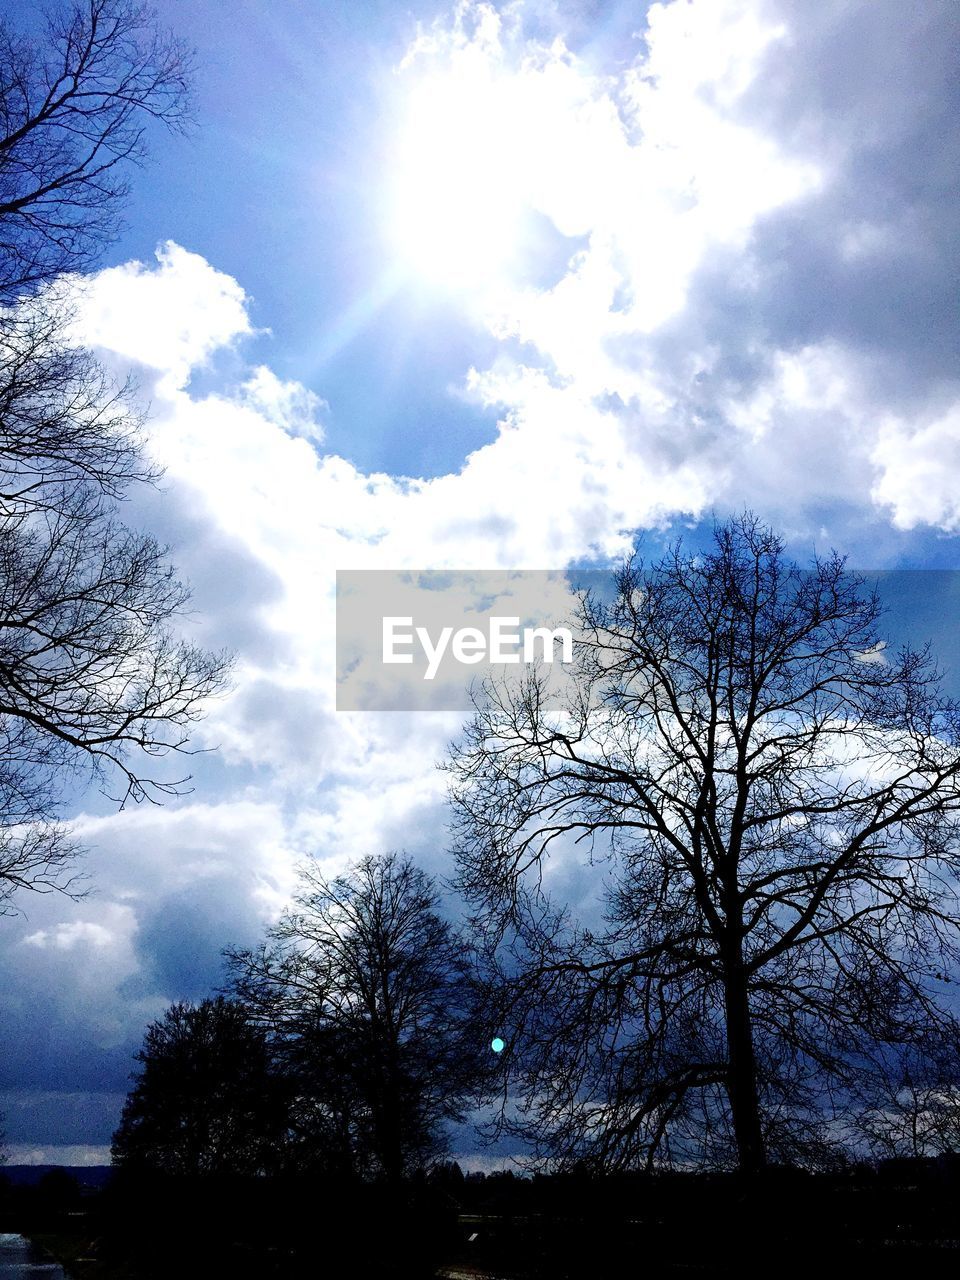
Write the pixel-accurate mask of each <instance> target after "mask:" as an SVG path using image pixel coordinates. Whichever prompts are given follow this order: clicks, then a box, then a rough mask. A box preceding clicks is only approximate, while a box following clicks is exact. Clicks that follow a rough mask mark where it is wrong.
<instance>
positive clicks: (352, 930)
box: [230, 853, 479, 1180]
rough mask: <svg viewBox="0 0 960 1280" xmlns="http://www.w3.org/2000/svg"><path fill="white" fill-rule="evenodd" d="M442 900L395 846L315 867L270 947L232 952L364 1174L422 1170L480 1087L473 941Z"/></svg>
mask: <svg viewBox="0 0 960 1280" xmlns="http://www.w3.org/2000/svg"><path fill="white" fill-rule="evenodd" d="M438 905H439V899H438V894H437V890H436V888H435V886H434V884H433V882H432V881H431V880H430V878H429V877H428V876H427V875H426V874H425V873H424V872H422V871H420V870H419V869H418V868H417V867H415V866H414V864H413V863H412V862H411V861H410V860H409V859H407V858H404V857H401V856H399V855H398V854H395V853H394V854H388V855H385V856H384V857H379V858H375V857H366V858H364V859H363V860H362V861H361V862H360V863H359V864H358V865H357V866H356V868H354V870H353V871H352V872H351V873H349V874H348V875H345V876H339V877H337V878H336V879H334V880H330V881H328V880H327V879H325V878H324V877H323V876H322V875H321V874H320V872H319V870H318V869H317V868H316V867H315V866H313V865H308V866H306V867H304V868H303V869H302V872H301V885H300V891H299V893H298V894H297V896H296V899H295V906H294V909H293V910H291V911H290V912H288V913H287V914H285V915H284V916H283V918H282V919H281V920H280V922H279V924H278V925H277V926H276V927H275V928H274V929H272V930H271V932H270V935H269V939H270V940H269V943H268V945H266V946H264V947H261V948H260V949H259V950H256V951H253V952H250V951H241V952H235V953H232V954H231V957H230V958H231V964H232V968H233V974H234V983H235V986H234V990H235V993H236V995H237V997H238V998H239V999H240V1000H241V1001H242V1002H243V1003H244V1004H245V1005H246V1006H247V1007H248V1008H249V1009H250V1010H251V1011H252V1012H253V1013H254V1015H255V1016H256V1017H258V1018H259V1019H260V1020H261V1021H262V1022H263V1023H264V1024H265V1025H267V1026H269V1027H270V1028H271V1029H272V1030H273V1032H274V1033H275V1034H276V1035H277V1037H278V1038H279V1040H280V1041H281V1042H282V1043H283V1044H285V1045H286V1052H287V1055H288V1061H291V1062H293V1063H294V1070H295V1074H298V1075H299V1078H300V1080H301V1082H302V1088H301V1090H300V1093H301V1107H302V1110H303V1115H304V1118H305V1119H308V1118H309V1117H310V1116H311V1115H312V1116H313V1117H314V1118H316V1117H317V1116H320V1117H321V1118H322V1124H323V1128H322V1132H323V1133H324V1134H325V1135H327V1136H329V1135H330V1134H337V1135H339V1138H338V1141H339V1144H340V1149H341V1150H344V1149H345V1148H347V1147H349V1148H351V1149H352V1154H353V1167H354V1169H355V1170H356V1171H358V1172H361V1173H364V1172H368V1173H370V1172H372V1173H375V1174H381V1175H385V1176H386V1177H387V1178H389V1179H392V1180H396V1179H397V1178H399V1177H400V1176H401V1175H402V1174H403V1173H405V1172H409V1171H410V1170H411V1169H412V1168H415V1167H417V1165H419V1164H421V1163H422V1162H423V1161H424V1160H425V1159H426V1157H427V1156H428V1155H430V1154H431V1153H432V1152H433V1150H434V1149H435V1147H436V1144H437V1141H438V1138H439V1133H438V1127H439V1126H440V1124H441V1123H442V1122H443V1121H444V1120H447V1119H453V1118H460V1108H461V1106H462V1104H463V1101H464V1099H465V1098H466V1097H467V1096H468V1095H469V1094H470V1093H471V1091H473V1090H475V1089H476V1088H477V1081H478V1072H479V1067H478V1063H479V1052H478V1050H479V1045H478V1044H477V1043H476V1036H475V1034H474V1031H473V1029H472V1027H471V1025H470V1020H469V1010H470V992H471V988H470V984H469V980H468V971H467V961H466V954H465V949H464V946H463V942H462V940H461V939H460V938H459V937H458V936H457V934H456V932H455V931H454V929H453V928H452V927H451V926H450V924H449V923H447V922H446V921H445V920H443V919H442V918H441V917H440V915H439V914H438V911H437V908H438ZM305 1128H306V1130H307V1132H308V1136H309V1125H307V1126H305Z"/></svg>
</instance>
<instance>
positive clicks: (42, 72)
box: [0, 0, 190, 301]
mask: <svg viewBox="0 0 960 1280" xmlns="http://www.w3.org/2000/svg"><path fill="white" fill-rule="evenodd" d="M189 61H190V59H189V55H188V53H187V50H186V49H185V47H184V46H183V44H182V43H181V42H179V41H177V40H175V39H173V38H172V37H170V36H167V35H165V34H164V33H162V32H161V31H159V30H158V28H157V26H156V23H155V21H154V19H153V16H152V14H151V12H150V10H149V9H147V8H145V7H143V6H140V5H136V4H130V3H126V2H125V0H87V2H86V3H80V4H75V5H69V6H60V7H57V8H54V9H52V10H50V12H49V13H48V14H47V18H46V24H45V30H44V31H43V34H42V35H41V36H39V37H37V38H33V39H29V38H26V37H24V36H21V35H20V34H18V33H17V32H16V31H15V30H13V29H12V28H11V27H10V26H9V25H8V24H7V23H6V22H3V23H0V227H2V228H3V231H2V234H0V300H2V301H9V300H11V299H12V298H16V297H19V296H20V295H22V294H23V293H25V292H26V291H28V290H30V289H33V288H35V287H36V286H37V285H38V284H40V283H43V282H44V281H49V280H51V279H53V278H54V277H55V276H57V275H59V274H61V273H62V272H64V271H78V270H84V269H85V268H87V267H88V266H89V265H90V264H91V261H92V259H93V257H94V255H95V253H96V251H97V250H98V249H99V247H100V246H101V245H102V244H103V243H104V242H105V241H106V240H108V239H109V238H110V237H111V236H112V235H113V233H114V232H115V231H116V229H117V226H118V216H119V208H120V205H121V203H122V200H123V198H124V196H125V195H126V194H127V190H128V179H127V173H128V169H129V165H130V164H131V163H137V162H139V161H141V160H142V159H143V157H144V155H145V146H144V134H145V130H146V124H147V122H148V121H149V120H150V119H155V120H159V121H162V122H163V123H164V124H166V125H167V126H168V127H172V128H180V127H182V126H183V125H184V123H185V122H186V120H187V118H188V110H187V101H188V99H187V81H188V75H189Z"/></svg>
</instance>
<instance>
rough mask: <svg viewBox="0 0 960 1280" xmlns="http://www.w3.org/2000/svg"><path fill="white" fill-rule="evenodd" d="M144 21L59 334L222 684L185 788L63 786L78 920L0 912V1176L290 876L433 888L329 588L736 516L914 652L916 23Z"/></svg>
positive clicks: (934, 226)
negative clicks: (364, 577) (151, 115)
mask: <svg viewBox="0 0 960 1280" xmlns="http://www.w3.org/2000/svg"><path fill="white" fill-rule="evenodd" d="M0 8H2V9H3V11H4V12H5V13H6V14H7V16H13V17H15V16H16V9H17V6H15V5H11V4H3V5H2V6H0ZM158 9H159V13H160V15H161V18H162V20H163V22H164V23H166V24H167V25H169V26H170V27H172V28H174V29H175V30H176V31H177V33H178V34H180V35H182V36H183V37H184V38H185V39H186V40H187V42H188V43H190V44H191V45H193V46H194V47H195V48H196V51H197V72H196V86H197V103H196V120H197V123H196V127H195V129H194V130H192V131H191V133H190V134H189V135H188V136H187V137H180V136H173V137H168V136H166V135H163V134H160V133H158V134H156V135H155V136H151V160H150V163H149V164H148V166H147V167H145V168H144V169H143V170H142V171H141V172H138V173H136V174H135V175H134V181H133V196H132V199H131V201H130V203H129V206H128V209H127V225H126V227H125V230H124V232H123V234H122V236H121V238H120V239H119V240H118V241H117V243H116V244H114V245H113V246H112V247H111V248H110V250H109V252H108V253H107V255H106V256H105V258H104V260H103V264H102V269H100V270H99V271H98V272H96V273H95V274H93V275H91V276H90V277H89V278H88V279H86V280H85V281H84V282H83V288H82V303H81V306H80V319H79V323H80V324H81V326H82V331H83V336H84V338H85V340H86V341H87V342H89V343H90V344H92V345H94V346H95V347H96V349H97V350H98V352H99V354H100V356H101V358H102V359H103V361H104V363H105V364H107V366H108V367H109V368H111V369H112V370H114V371H116V372H117V373H118V374H119V375H123V374H125V373H127V372H130V371H132V372H133V373H134V374H135V376H136V378H137V380H138V385H139V388H140V394H141V395H142V397H143V399H144V402H145V403H149V405H150V413H151V416H150V424H149V440H150V449H151V451H152V453H153V455H154V456H155V457H156V458H157V460H158V461H160V462H161V463H162V464H163V466H164V467H165V469H166V473H165V479H164V482H163V485H162V487H161V489H160V490H158V491H156V492H149V491H142V492H138V493H136V494H134V495H132V496H131V498H130V499H129V501H128V505H127V512H126V517H127V519H128V520H130V521H131V522H132V523H135V524H138V525H140V526H142V527H146V528H149V529H151V530H153V531H155V532H156V533H158V534H159V535H160V536H161V537H162V538H164V539H166V540H167V541H168V542H169V543H170V544H171V546H172V548H173V556H174V558H175V561H176V563H177V565H178V568H179V569H180V571H181V572H182V574H183V575H184V577H186V578H187V579H188V580H189V581H190V582H191V584H192V586H193V609H194V612H193V615H192V617H191V619H190V620H189V623H188V624H187V625H188V627H189V630H190V632H191V634H193V635H195V636H197V637H198V638H199V639H201V640H202V641H203V642H204V643H205V644H209V645H211V646H212V647H220V646H225V647H228V648H230V649H231V650H232V651H233V652H234V653H235V655H236V663H237V666H236V681H235V687H234V689H233V691H232V692H231V694H230V695H229V696H228V697H226V698H224V699H223V700H221V701H219V702H218V703H216V704H215V705H213V706H212V707H211V708H210V711H209V714H208V716H207V718H206V720H205V721H204V723H203V725H202V726H201V728H200V730H199V731H198V736H197V741H198V743H199V744H200V745H202V746H204V747H209V748H211V751H210V753H209V754H206V755H203V756H201V757H197V758H196V769H195V779H194V790H193V792H192V794H190V795H188V796H185V797H183V798H182V799H180V800H177V801H172V802H170V803H168V804H166V805H164V806H163V807H161V808H157V807H153V806H148V807H140V808H131V809H127V810H125V811H124V812H122V813H118V812H117V811H116V808H115V806H112V805H110V804H109V803H108V802H107V801H106V800H105V799H104V798H103V797H101V796H98V795H97V793H96V792H95V791H91V792H88V793H85V794H82V795H78V796H77V799H76V804H75V812H74V813H73V814H72V815H71V816H72V819H73V823H74V826H75V829H76V833H77V835H78V836H79V837H80V838H81V839H82V841H83V842H84V844H85V845H86V847H87V849H88V854H87V857H86V859H85V869H86V871H87V873H88V875H89V877H90V886H91V893H90V895H89V896H88V897H87V898H86V899H84V900H83V901H81V902H79V903H73V902H71V901H69V900H66V899H64V898H62V897H58V896H39V895H30V896H29V897H23V898H21V899H20V901H19V907H20V914H19V915H18V916H16V917H14V918H10V919H6V920H3V921H0V926H2V927H0V952H2V963H3V967H4V973H5V975H6V981H5V983H4V986H3V991H2V992H0V1043H2V1044H3V1047H4V1054H3V1063H2V1074H0V1108H2V1110H3V1111H4V1112H5V1116H6V1118H5V1128H6V1134H7V1149H8V1153H9V1158H10V1159H11V1161H12V1162H14V1163H22V1162H60V1163H71V1164H76V1163H101V1162H103V1161H105V1160H106V1159H107V1158H108V1146H109V1139H110V1133H111V1131H112V1129H113V1128H114V1127H115V1125H116V1123H117V1119H118V1116H119V1110H120V1106H121V1104H122V1100H123V1096H124V1094H125V1092H126V1089H127V1086H128V1077H129V1073H130V1071H131V1069H132V1066H133V1062H132V1055H133V1053H134V1052H135V1050H136V1049H137V1047H138V1046H139V1044H140V1042H141V1039H142V1036H143V1032H144V1029H145V1026H146V1024H147V1023H148V1022H149V1021H150V1020H151V1019H153V1018H156V1017H158V1016H159V1015H160V1014H161V1013H162V1012H163V1010H164V1009H165V1008H166V1007H167V1006H168V1005H169V1004H170V1003H171V1002H172V1001H174V1000H177V999H183V998H190V999H197V998H200V997H202V996H204V995H206V994H208V993H210V991H211V990H212V989H214V988H215V987H216V986H217V985H218V984H219V982H220V981H221V980H222V970H221V962H220V953H221V950H222V948H223V947H225V946H227V945H244V944H250V943H253V942H255V941H256V940H257V938H258V937H259V936H261V934H262V931H263V929H264V928H265V927H266V926H267V925H268V924H269V923H270V922H271V921H272V920H274V919H275V918H276V916H277V914H278V912H279V911H280V910H281V909H282V907H283V905H284V903H285V902H286V901H287V900H288V898H289V895H290V892H291V890H292V888H293V885H294V881H295V869H296V866H297V864H298V863H299V862H301V861H302V860H303V859H304V858H306V857H315V858H318V859H320V860H321V862H322V865H323V866H324V868H325V869H326V870H327V871H329V872H331V873H336V872H339V871H340V870H342V869H344V868H345V867H346V866H347V865H349V863H351V862H352V861H355V860H357V859H358V858H359V857H361V856H363V855H364V854H366V853H378V852H383V851H386V850H389V849H393V848H405V849H406V850H408V851H409V852H410V853H411V854H412V855H413V856H415V857H416V859H417V860H418V862H419V863H420V864H421V865H422V866H424V867H425V868H426V869H427V870H428V871H430V872H432V873H435V874H437V875H440V876H443V875H449V874H451V872H452V869H453V868H452V862H451V858H450V855H449V853H448V852H447V835H446V823H447V816H446V812H445V807H444V790H443V778H442V776H441V775H440V773H439V772H438V771H437V769H436V767H435V765H436V762H437V761H438V760H440V759H442V757H443V755H444V751H445V747H446V744H447V743H448V742H449V741H450V740H451V738H453V737H454V736H455V734H456V732H457V729H458V724H459V721H458V717H457V716H456V715H455V714H442V713H437V712H432V713H426V712H420V713H410V714H402V713H398V712H394V713H387V714H376V713H372V712H343V711H341V712H338V711H337V710H336V709H335V677H334V611H333V590H334V574H335V571H336V570H338V569H405V568H423V569H453V568H459V569H464V570H476V569H552V570H559V569H563V568H565V567H567V566H569V565H573V564H577V565H591V566H596V567H604V566H607V565H613V564H615V563H616V562H617V561H618V560H619V558H620V557H622V556H623V555H624V554H626V553H627V552H629V550H630V549H631V547H632V546H633V545H634V543H635V542H636V540H637V538H638V537H640V536H641V535H642V536H643V537H644V538H645V540H646V542H647V544H648V545H651V546H652V547H653V548H654V549H656V548H658V547H660V546H662V545H664V544H665V543H666V542H668V541H670V540H671V539H672V538H674V537H676V536H677V535H678V534H682V535H683V536H684V537H686V538H687V539H688V541H689V542H691V543H692V544H693V545H697V544H698V542H702V541H703V540H704V539H705V538H706V537H707V536H708V535H709V529H710V527H711V522H712V520H713V518H714V517H715V516H718V517H720V518H722V517H723V516H724V515H727V514H730V513H731V512H736V511H740V510H742V509H743V508H744V507H750V508H752V509H753V510H755V511H756V512H757V513H758V514H760V515H761V516H762V517H763V518H764V519H766V520H768V521H769V522H771V523H772V524H773V525H774V526H775V527H776V528H778V529H779V530H780V531H781V532H782V533H783V534H784V536H785V537H786V539H787V544H788V548H789V550H790V553H791V554H793V555H795V556H796V557H797V558H798V559H800V560H804V561H805V560H808V559H809V557H810V555H811V554H812V553H813V552H814V551H815V550H816V551H820V552H825V551H828V550H829V549H830V548H836V549H837V550H839V551H841V552H843V553H845V554H847V555H848V556H849V558H850V562H851V564H853V565H856V566H860V567H862V568H866V569H872V570H885V571H897V572H891V573H889V575H888V576H887V577H886V578H885V579H884V580H883V581H885V582H886V584H887V588H888V591H889V593H890V603H891V605H892V607H893V615H894V616H893V621H894V623H895V627H899V628H900V629H901V630H909V628H910V626H911V625H912V624H914V623H915V624H916V625H917V626H922V627H924V628H926V633H929V634H932V635H934V636H935V637H936V638H937V640H938V642H939V643H941V644H942V645H943V646H944V648H945V651H946V652H947V654H948V657H949V652H950V646H951V644H953V645H955V643H956V637H955V628H954V626H953V621H954V619H955V618H956V616H957V610H956V599H957V590H956V587H955V581H956V579H955V575H953V574H952V573H950V572H947V571H951V570H956V569H957V568H960V536H958V535H960V370H958V363H957V351H958V349H960V341H958V339H960V334H958V329H960V311H958V305H957V303H958V298H957V283H958V282H957V270H956V256H955V246H956V245H957V243H958V234H957V233H958V226H957V222H958V219H960V212H958V210H960V202H958V201H957V198H956V175H957V173H958V172H960V154H958V152H960V135H958V131H957V126H956V121H957V120H958V119H960V103H958V101H957V98H958V96H960V84H958V81H957V78H956V75H955V67H954V66H953V62H952V58H953V50H954V49H955V48H956V44H957V36H958V34H960V32H958V31H957V27H958V26H960V11H958V9H957V7H956V5H955V4H953V3H952V2H951V0H944V2H943V3H939V2H938V0H925V3H924V4H922V5H902V4H893V3H891V2H889V0H872V2H871V3H865V2H864V3H857V2H855V0H820V3H818V4H816V5H811V4H805V3H800V0H668V2H667V3H656V4H651V5H648V6H644V5H643V4H638V3H635V2H633V3H628V4H617V3H600V2H599V0H596V2H590V0H582V2H578V0H515V2H513V3H508V4H500V5H496V4H493V3H471V2H467V0H463V2H461V3H459V4H456V5H453V6H450V5H448V4H440V3H417V4H411V5H406V6H405V5H402V4H397V3H393V2H392V0H380V2H372V0H336V2H321V0H318V2H317V3H313V4H310V5H301V4H297V3H293V2H292V0H273V2H272V3H270V4H265V3H257V4H255V3H234V4H230V5H225V4H216V3H213V2H212V0H191V3H186V2H185V0H180V2H178V0H162V2H161V3H160V4H159V6H158ZM934 569H935V570H940V571H943V572H941V573H938V574H931V573H930V572H929V571H930V570H934ZM908 571H909V572H908ZM914 571H922V572H914ZM948 665H949V664H948ZM214 748H215V750H214ZM558 874H559V875H560V876H561V877H565V879H564V880H563V885H564V887H565V891H568V892H570V893H571V894H572V895H573V896H574V897H576V896H577V894H578V893H585V892H586V891H587V887H588V886H587V877H588V876H589V872H588V871H586V870H584V869H583V868H578V867H576V866H574V865H571V866H567V867H566V868H561V870H560V872H559V873H558ZM447 909H448V910H449V911H450V913H451V914H455V913H456V910H457V905H456V903H455V902H454V901H453V900H450V901H449V903H448V907H447ZM455 1141H456V1142H460V1143H461V1144H462V1145H463V1147H464V1151H467V1150H469V1149H471V1148H470V1144H471V1142H472V1140H471V1138H470V1136H469V1134H467V1133H466V1132H464V1133H461V1134H459V1135H455ZM503 1154H504V1152H503V1151H502V1150H501V1151H494V1152H492V1153H486V1154H484V1155H481V1156H473V1157H471V1158H470V1160H468V1163H469V1162H471V1160H472V1163H474V1164H475V1165H478V1166H479V1165H480V1164H482V1161H483V1160H488V1161H489V1160H496V1159H498V1158H502V1157H503Z"/></svg>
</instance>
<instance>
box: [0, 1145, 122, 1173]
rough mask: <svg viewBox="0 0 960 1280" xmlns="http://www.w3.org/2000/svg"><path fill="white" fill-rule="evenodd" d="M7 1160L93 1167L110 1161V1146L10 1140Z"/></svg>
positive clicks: (7, 1146) (22, 1162) (7, 1147)
mask: <svg viewBox="0 0 960 1280" xmlns="http://www.w3.org/2000/svg"><path fill="white" fill-rule="evenodd" d="M6 1153H7V1160H8V1163H10V1164H27V1165H38V1164H60V1165H68V1166H72V1167H84V1168H92V1167H94V1166H96V1165H105V1164H109V1163H110V1148H109V1146H107V1145H106V1144H101V1145H95V1144H93V1143H86V1142H85V1143H45V1144H42V1145H38V1144H37V1143H30V1142H8V1143H7V1145H6Z"/></svg>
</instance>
